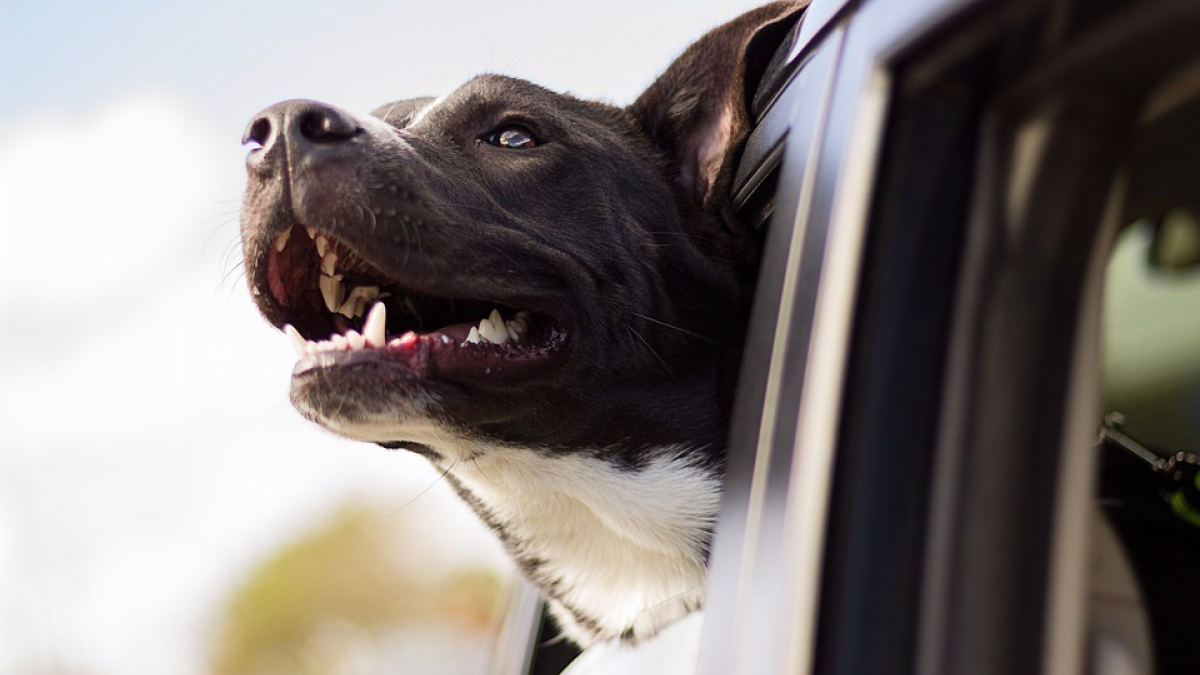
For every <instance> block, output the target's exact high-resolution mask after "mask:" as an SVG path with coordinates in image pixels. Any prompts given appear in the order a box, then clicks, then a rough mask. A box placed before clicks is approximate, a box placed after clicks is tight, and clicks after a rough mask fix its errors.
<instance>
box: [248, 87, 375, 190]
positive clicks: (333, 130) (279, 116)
mask: <svg viewBox="0 0 1200 675" xmlns="http://www.w3.org/2000/svg"><path fill="white" fill-rule="evenodd" d="M360 133H362V128H361V127H359V125H358V123H357V122H356V121H355V119H354V117H353V116H352V115H350V113H347V112H345V111H343V110H340V109H338V108H336V107H334V106H331V105H326V104H324V103H320V102H317V101H307V100H295V101H284V102H283V103H277V104H275V105H273V106H271V107H270V108H267V109H266V110H263V111H262V112H260V113H259V114H258V115H255V117H254V119H252V120H251V121H250V124H249V125H247V127H246V133H245V134H244V135H243V136H242V144H243V145H246V144H251V143H253V144H255V145H256V146H257V147H255V148H254V149H252V150H251V151H250V155H249V157H247V158H246V167H247V168H248V169H249V170H251V171H255V172H260V173H261V172H271V171H272V170H273V169H272V167H273V166H274V165H275V164H277V163H278V162H284V161H288V162H299V161H308V162H314V161H316V160H318V159H319V157H320V156H321V155H322V154H324V153H323V152H322V150H323V149H327V148H328V147H329V146H334V145H338V144H341V143H344V142H346V141H349V140H350V139H352V138H354V137H355V136H357V135H358V134H360ZM282 148H286V152H285V153H281V152H280V149H282ZM281 154H282V155H283V156H282V157H280V158H279V159H276V157H277V156H279V155H281Z"/></svg>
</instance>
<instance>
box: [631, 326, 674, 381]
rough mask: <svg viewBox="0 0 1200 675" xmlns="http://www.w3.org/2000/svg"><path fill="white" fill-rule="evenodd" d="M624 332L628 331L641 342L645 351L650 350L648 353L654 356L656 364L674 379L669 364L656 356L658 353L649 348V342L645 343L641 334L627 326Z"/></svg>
mask: <svg viewBox="0 0 1200 675" xmlns="http://www.w3.org/2000/svg"><path fill="white" fill-rule="evenodd" d="M625 330H626V331H628V332H629V333H630V334H632V335H633V336H634V337H636V338H637V339H638V340H641V342H642V344H644V345H646V349H648V350H650V353H651V354H653V355H654V358H656V359H658V362H659V363H661V364H662V366H663V369H664V370H666V371H667V374H668V375H670V376H671V377H675V371H673V370H671V365H670V364H669V363H667V361H666V359H664V358H663V357H661V356H659V355H658V352H656V351H655V350H654V347H651V346H650V343H649V342H646V338H644V337H642V334H641V333H639V332H637V331H636V330H634V329H633V327H632V326H629V325H626V326H625Z"/></svg>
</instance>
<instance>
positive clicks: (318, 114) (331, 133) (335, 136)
mask: <svg viewBox="0 0 1200 675" xmlns="http://www.w3.org/2000/svg"><path fill="white" fill-rule="evenodd" d="M297 126H298V127H299V130H300V135H302V136H304V137H305V138H307V139H308V140H310V141H312V142H313V143H337V142H340V141H345V140H349V139H350V138H353V137H354V135H355V134H357V133H358V132H359V131H361V129H359V128H358V125H357V124H355V123H354V120H353V119H351V118H350V117H349V116H347V115H342V114H340V113H339V112H338V111H337V110H333V109H329V108H318V109H315V110H307V111H305V112H303V113H302V114H301V115H300V119H299V120H298V125H297Z"/></svg>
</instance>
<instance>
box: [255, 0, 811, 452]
mask: <svg viewBox="0 0 1200 675" xmlns="http://www.w3.org/2000/svg"><path fill="white" fill-rule="evenodd" d="M791 13H792V8H791V7H789V6H787V5H784V4H776V5H771V6H768V7H765V8H762V9H760V10H757V11H755V12H752V13H751V14H749V15H746V16H744V17H742V18H740V19H739V20H737V21H735V22H732V23H730V24H727V25H726V26H724V27H722V28H721V29H718V30H717V31H714V32H713V33H711V34H709V35H708V36H706V37H705V38H704V39H703V40H701V41H700V42H698V43H697V44H695V45H693V46H692V47H691V48H690V49H689V50H688V51H687V52H686V53H685V54H684V55H683V56H682V57H681V58H680V59H679V60H678V61H677V62H676V63H675V64H674V65H673V66H672V67H671V68H670V69H669V70H668V71H667V72H666V73H665V74H664V75H663V76H662V77H661V78H660V79H659V80H658V81H656V82H655V83H654V84H653V85H652V86H651V87H650V88H649V89H648V90H647V91H646V92H645V93H644V94H643V95H642V96H641V97H640V98H639V99H638V100H637V101H636V102H635V103H634V104H633V105H631V106H629V107H628V108H624V109H621V108H617V107H613V106H610V105H606V104H602V103H596V102H591V101H584V100H580V99H577V98H574V97H571V96H568V95H563V94H558V93H554V92H551V91H548V90H546V89H543V88H541V87H538V86H535V85H533V84H530V83H528V82H525V81H522V80H517V79H512V78H508V77H501V76H496V75H484V76H480V77H477V78H475V79H473V80H471V81H469V82H467V83H466V84H465V85H463V86H462V87H460V88H458V89H456V90H455V91H453V92H451V93H449V94H447V95H445V96H442V97H441V98H437V99H430V98H421V99H410V100H404V101H398V102H395V103H391V104H387V105H384V106H382V107H380V108H379V109H377V110H375V111H373V112H372V113H371V114H370V115H369V116H365V115H356V114H352V113H349V112H346V111H344V110H340V109H338V108H335V107H333V106H329V105H325V104H322V103H317V102H312V101H289V102H285V103H281V104H278V105H275V106H272V107H270V108H268V109H266V110H265V111H263V112H262V113H261V114H260V115H258V116H257V117H256V118H255V119H254V120H253V121H252V122H251V123H250V125H249V127H248V129H247V132H246V137H245V140H246V142H248V143H252V144H254V145H256V146H257V147H255V148H254V149H253V150H252V151H251V153H250V156H249V158H248V160H247V167H248V172H249V181H248V184H247V187H246V194H245V200H244V207H243V219H242V223H243V236H244V248H245V258H246V265H247V271H248V279H249V282H250V286H251V290H252V292H253V295H254V298H255V300H256V302H257V304H258V306H259V308H260V310H261V311H262V313H263V314H264V315H265V316H266V318H267V319H268V320H269V321H270V322H271V323H273V324H275V325H276V326H279V327H283V326H284V325H285V324H290V325H291V326H294V327H295V329H296V331H297V332H298V333H299V334H300V335H302V336H303V338H304V339H305V340H308V341H311V342H310V343H309V344H303V342H302V341H299V340H298V341H297V342H298V345H301V349H300V351H301V352H302V356H301V359H300V362H299V363H298V365H297V367H296V369H295V372H294V374H293V381H292V400H293V402H294V404H295V405H296V407H297V408H298V409H299V410H300V411H301V412H302V413H303V414H304V415H305V416H306V417H308V418H310V419H312V420H313V421H315V422H317V423H318V424H321V425H322V426H325V427H327V428H329V429H331V430H333V431H335V432H337V433H339V434H343V435H345V436H348V437H352V438H358V439H363V440H369V441H375V442H379V443H383V444H388V445H393V444H400V443H405V444H412V446H413V447H416V449H418V450H420V451H425V452H433V453H442V452H445V450H444V449H442V448H440V447H438V443H439V439H444V438H447V437H454V438H460V439H462V438H468V439H470V438H478V439H487V440H492V441H498V442H502V443H511V444H520V445H523V446H535V447H554V448H556V449H571V448H590V449H594V448H597V447H606V448H607V447H611V448H629V449H631V450H630V451H631V452H633V451H636V448H641V447H650V446H655V445H662V444H664V443H678V442H681V441H688V442H689V443H692V444H710V445H712V444H714V443H713V442H714V441H717V440H718V438H719V435H720V434H721V433H722V428H723V419H724V417H725V412H724V411H725V409H726V403H727V401H726V400H725V399H726V393H727V392H728V386H727V384H728V377H729V374H730V371H731V368H732V366H733V365H734V364H735V363H736V360H737V354H738V347H739V340H740V335H741V332H742V327H743V319H744V314H745V305H746V303H745V300H746V297H747V293H748V290H749V288H750V285H751V283H752V279H753V262H754V258H755V250H756V246H755V242H754V238H753V236H752V235H751V234H750V233H748V232H747V231H745V230H744V229H743V228H742V227H740V226H739V225H738V223H737V222H736V220H735V219H734V217H733V214H732V213H731V209H730V206H729V202H728V199H727V195H728V191H729V183H730V176H731V172H732V168H733V164H734V158H735V157H736V155H737V151H738V150H739V149H740V147H741V145H742V142H743V141H744V138H745V134H746V131H747V128H748V119H747V112H746V98H747V95H748V93H751V92H748V91H747V86H746V83H747V81H753V80H754V79H755V74H756V73H758V72H760V71H761V69H762V67H763V64H764V63H765V59H766V58H768V57H769V56H770V49H769V48H767V47H766V46H765V45H768V44H772V41H771V40H769V39H764V38H763V35H764V34H774V33H777V32H778V24H779V22H780V21H781V20H783V19H785V18H786V17H787V16H788V15H789V14H791ZM772 28H774V33H773V32H772ZM756 38H758V40H756ZM760 42H761V43H762V45H764V46H761V47H760V46H759V43H760ZM380 307H381V308H382V309H374V310H373V309H372V308H380ZM359 336H365V337H359ZM364 343H365V346H364ZM421 446H427V447H421Z"/></svg>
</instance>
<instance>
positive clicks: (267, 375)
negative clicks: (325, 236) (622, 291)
mask: <svg viewBox="0 0 1200 675" xmlns="http://www.w3.org/2000/svg"><path fill="white" fill-rule="evenodd" d="M755 4H758V3H755V2H741V1H734V0H728V1H725V2H703V1H697V0H658V1H657V2H653V3H648V2H633V1H631V0H609V1H607V2H604V3H572V2H566V3H553V4H552V3H533V2H509V3H503V4H501V3H483V2H456V3H444V2H442V3H434V2H423V3H416V2H403V1H394V0H393V1H391V2H380V1H374V2H367V1H360V0H342V1H341V2H337V3H328V2H303V1H302V2H288V3H282V2H253V3H241V2H231V1H228V0H224V1H216V2H203V3H160V2H149V1H144V0H131V1H120V0H117V1H113V2H105V3H84V2H60V1H55V0H45V1H40V2H33V1H32V0H0V61H2V62H3V63H4V67H3V68H0V236H2V240H3V242H4V249H5V251H4V254H3V256H0V259H2V261H3V263H2V264H0V636H2V637H0V675H110V674H111V675H116V674H121V675H139V674H141V673H145V674H146V675H161V674H163V673H171V674H173V675H196V674H200V673H214V674H220V675H234V674H239V673H256V674H264V675H265V674H267V673H306V674H307V673H313V674H316V673H363V674H366V673H456V674H463V673H472V672H484V668H485V666H484V664H486V662H487V658H488V657H487V654H488V651H487V650H488V649H489V646H490V644H491V639H492V638H491V636H492V635H493V633H494V630H495V626H496V625H497V622H498V621H499V617H500V616H501V615H502V614H503V612H504V609H505V599H506V597H507V593H508V592H509V589H510V588H511V583H512V581H511V580H512V578H513V576H512V575H513V572H512V570H511V568H510V567H509V565H508V564H507V562H506V560H505V558H504V556H503V554H502V552H501V551H500V549H499V546H498V545H497V543H496V542H495V540H494V539H493V538H492V537H491V535H490V534H488V533H487V532H486V531H485V530H483V529H482V528H481V527H480V526H478V525H477V524H476V523H475V520H474V517H473V516H472V515H471V514H470V513H469V512H468V511H467V510H466V508H465V507H463V506H462V505H461V504H459V502H458V501H457V499H456V498H455V497H454V496H453V495H452V494H451V493H450V491H449V489H448V488H447V487H446V486H445V485H444V484H442V483H440V482H439V481H438V477H437V475H436V474H435V473H434V472H433V471H431V470H430V469H429V467H428V466H426V465H425V463H424V461H423V460H420V459H418V458H415V457H412V456H409V455H406V454H405V453H403V452H389V451H385V450H383V449H380V448H378V447H375V446H371V445H366V444H356V443H350V442H347V441H342V440H339V439H337V438H334V437H333V436H331V435H329V434H326V433H324V432H322V431H320V430H319V429H317V428H315V427H313V426H311V425H308V424H307V423H305V422H304V421H303V420H301V419H300V417H299V416H298V415H297V414H295V413H294V412H293V411H292V410H291V408H290V406H289V404H288V402H287V387H288V377H289V373H290V371H291V367H292V364H293V357H292V352H291V350H290V348H289V347H288V346H287V343H286V341H285V339H284V337H283V336H282V335H281V334H279V333H277V332H275V331H273V330H271V329H270V328H269V327H268V326H267V324H266V323H264V322H263V321H262V320H261V319H259V317H258V316H257V314H256V312H255V311H254V309H253V308H252V306H251V304H250V301H249V298H248V294H247V292H246V290H245V280H244V278H243V275H242V270H241V264H240V248H239V240H238V203H239V198H240V193H241V189H242V183H243V177H242V176H243V170H242V163H243V158H244V155H245V150H244V149H243V148H242V147H241V146H240V145H239V140H240V138H241V135H242V131H243V126H244V125H245V123H246V122H247V121H248V120H249V119H250V118H251V116H252V115H253V114H254V113H255V112H257V111H258V110H260V109H262V108H264V107H266V106H268V105H270V104H272V103H274V102H276V101H279V100H283V99H288V98H295V97H304V98H317V99H321V100H325V101H328V102H331V103H336V104H337V105H340V106H342V107H346V108H349V109H352V110H357V111H366V110H369V109H371V108H373V107H375V106H376V105H379V104H381V103H383V102H386V101H389V100H393V99H396V98H404V97H409V96H420V95H437V94H440V93H443V92H445V91H447V90H449V89H451V88H453V87H454V86H457V85H458V84H461V83H462V82H463V81H464V80H466V79H467V78H469V77H470V76H471V75H473V74H476V73H478V72H482V71H491V72H500V73H505V74H510V75H515V76H520V77H525V78H528V79H531V80H534V81H536V82H538V83H540V84H543V85H546V86H549V87H551V88H554V89H558V90H565V91H570V92H573V93H575V94H577V95H580V96H585V97H593V98H601V99H606V100H609V101H612V102H615V103H621V104H624V103H628V102H630V101H631V100H632V99H633V98H634V97H635V96H636V95H637V93H638V92H639V91H641V89H642V88H643V87H645V86H646V85H647V84H648V83H649V82H650V81H651V80H652V79H653V77H654V76H655V75H656V74H657V73H658V72H659V71H661V70H662V69H663V68H664V67H665V66H666V65H667V64H668V63H669V62H670V60H671V59H672V58H673V57H674V56H675V55H676V54H678V52H679V51H680V50H682V49H683V48H684V47H685V46H686V45H687V44H688V43H689V42H690V41H691V40H692V39H694V38H696V37H698V36H699V35H700V34H702V33H703V32H704V31H705V30H706V29H708V28H709V27H711V26H713V25H715V24H717V23H720V22H721V21H724V20H727V19H730V18H732V17H734V16H736V15H737V14H739V13H740V12H742V11H744V10H745V9H748V8H750V7H752V6H754V5H755Z"/></svg>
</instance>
